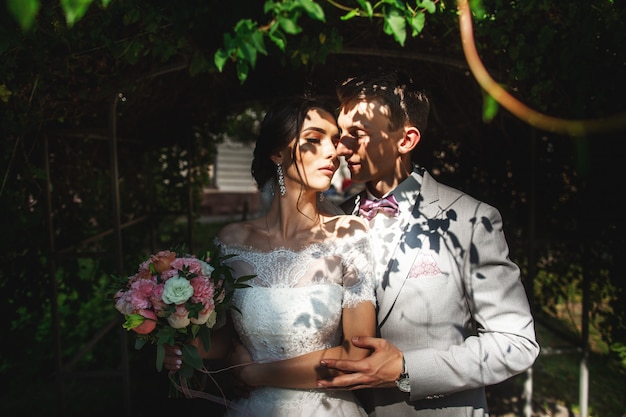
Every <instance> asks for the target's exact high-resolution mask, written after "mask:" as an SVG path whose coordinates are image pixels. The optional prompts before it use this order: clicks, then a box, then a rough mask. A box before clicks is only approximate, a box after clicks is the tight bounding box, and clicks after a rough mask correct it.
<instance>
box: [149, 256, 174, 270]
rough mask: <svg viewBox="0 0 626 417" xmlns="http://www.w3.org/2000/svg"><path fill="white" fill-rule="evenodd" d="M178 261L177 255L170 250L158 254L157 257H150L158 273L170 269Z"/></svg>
mask: <svg viewBox="0 0 626 417" xmlns="http://www.w3.org/2000/svg"><path fill="white" fill-rule="evenodd" d="M175 259H176V253H175V252H170V251H168V250H163V251H160V252H158V253H157V254H156V255H151V256H150V261H151V262H152V265H154V269H155V270H156V272H157V273H159V274H160V273H162V272H165V271H167V270H168V269H170V265H171V263H172V262H173V261H174V260H175Z"/></svg>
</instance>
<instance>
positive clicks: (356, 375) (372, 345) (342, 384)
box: [318, 336, 402, 390]
mask: <svg viewBox="0 0 626 417" xmlns="http://www.w3.org/2000/svg"><path fill="white" fill-rule="evenodd" d="M352 344H353V345H354V346H356V347H360V348H365V349H370V350H371V351H372V353H371V354H370V356H368V357H367V358H365V359H361V360H346V359H324V360H322V361H321V363H320V365H321V366H324V367H327V368H332V369H336V370H338V371H341V372H343V373H344V374H343V375H340V376H336V377H334V378H330V379H320V380H319V381H318V386H319V387H320V388H333V389H339V388H343V389H348V390H355V389H361V388H393V387H395V386H396V383H395V381H396V380H397V379H398V378H399V376H400V373H402V352H401V351H400V350H399V349H398V348H397V347H396V346H394V345H393V344H391V343H389V342H388V341H387V340H385V339H381V338H375V337H368V336H363V337H354V338H353V339H352Z"/></svg>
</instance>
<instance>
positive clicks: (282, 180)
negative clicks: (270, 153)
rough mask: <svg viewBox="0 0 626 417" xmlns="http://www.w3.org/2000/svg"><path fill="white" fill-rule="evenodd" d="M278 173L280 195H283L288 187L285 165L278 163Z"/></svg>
mask: <svg viewBox="0 0 626 417" xmlns="http://www.w3.org/2000/svg"><path fill="white" fill-rule="evenodd" d="M276 174H277V175H278V189H279V190H280V195H281V196H282V197H284V196H285V194H286V193H287V188H286V187H285V177H284V176H283V167H281V166H280V164H276Z"/></svg>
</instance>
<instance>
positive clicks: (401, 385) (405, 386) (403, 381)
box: [396, 375, 411, 392]
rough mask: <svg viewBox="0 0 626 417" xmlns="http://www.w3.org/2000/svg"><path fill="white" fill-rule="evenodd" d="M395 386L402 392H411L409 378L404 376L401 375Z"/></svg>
mask: <svg viewBox="0 0 626 417" xmlns="http://www.w3.org/2000/svg"><path fill="white" fill-rule="evenodd" d="M396 386H397V387H398V389H399V390H400V391H402V392H411V384H410V383H409V378H408V376H406V375H401V376H400V379H398V380H397V381H396Z"/></svg>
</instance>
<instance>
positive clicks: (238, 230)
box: [217, 219, 263, 246]
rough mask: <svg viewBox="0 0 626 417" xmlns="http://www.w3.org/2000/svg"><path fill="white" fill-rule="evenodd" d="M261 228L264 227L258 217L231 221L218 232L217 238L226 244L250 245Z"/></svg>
mask: <svg viewBox="0 0 626 417" xmlns="http://www.w3.org/2000/svg"><path fill="white" fill-rule="evenodd" d="M259 230H263V229H262V228H261V226H260V223H259V221H258V220H257V219H255V220H251V221H243V222H235V223H229V224H227V225H225V226H223V227H222V228H221V229H220V231H219V232H218V233H217V239H218V240H219V241H220V242H222V243H224V244H226V245H239V246H243V245H248V243H249V242H250V240H251V239H252V238H253V237H254V236H255V234H257V233H258V232H259Z"/></svg>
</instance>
